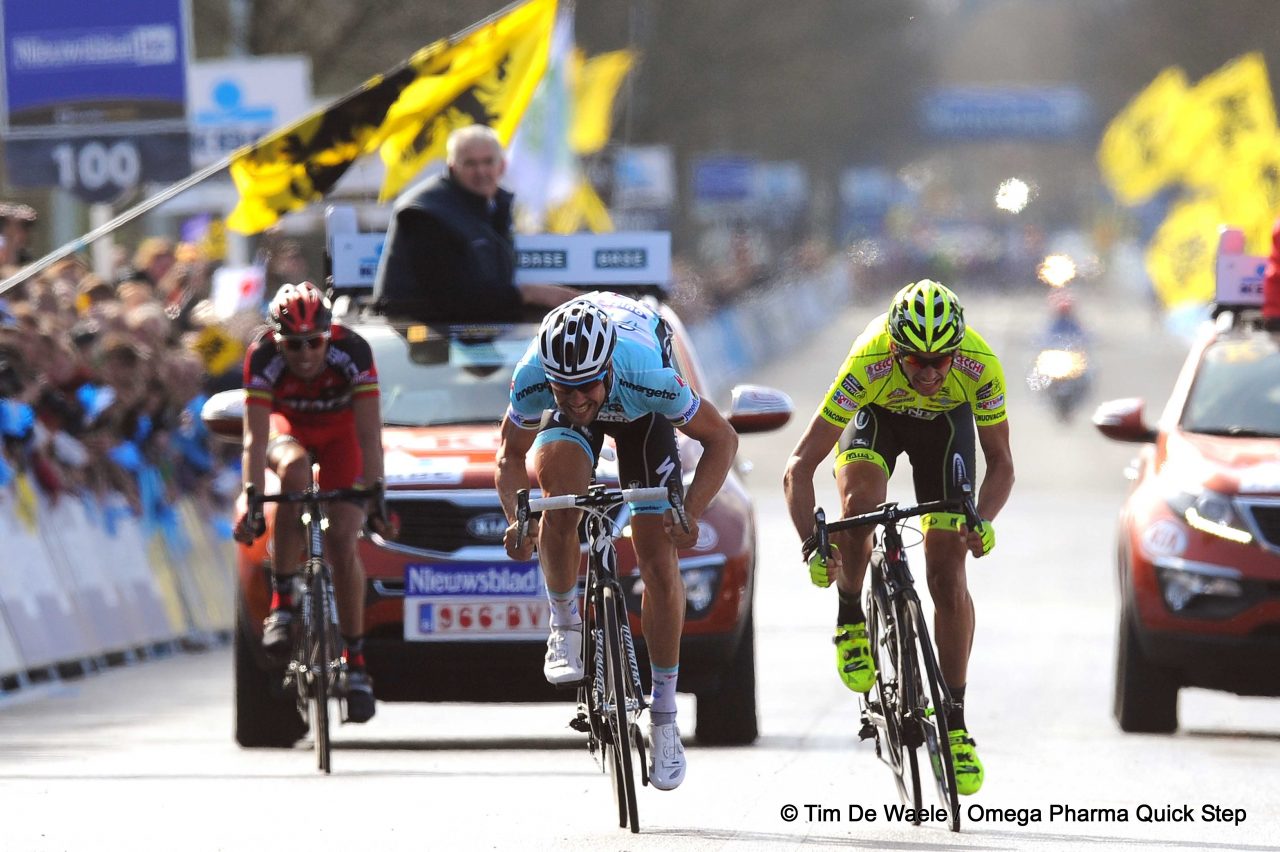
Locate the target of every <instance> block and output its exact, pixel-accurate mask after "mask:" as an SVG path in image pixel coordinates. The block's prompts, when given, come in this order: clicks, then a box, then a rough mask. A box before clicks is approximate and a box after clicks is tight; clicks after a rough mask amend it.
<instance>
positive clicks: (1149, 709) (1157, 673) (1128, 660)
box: [1115, 607, 1180, 734]
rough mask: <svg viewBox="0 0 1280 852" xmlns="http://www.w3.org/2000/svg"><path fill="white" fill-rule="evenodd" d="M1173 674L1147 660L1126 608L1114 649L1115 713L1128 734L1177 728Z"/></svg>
mask: <svg viewBox="0 0 1280 852" xmlns="http://www.w3.org/2000/svg"><path fill="white" fill-rule="evenodd" d="M1179 686H1180V684H1179V683H1178V678H1177V674H1176V673H1175V672H1174V671H1173V670H1172V669H1170V668H1167V667H1165V666H1161V665H1158V664H1156V663H1154V662H1152V661H1151V659H1150V658H1148V657H1147V655H1146V654H1145V653H1144V652H1143V650H1142V644H1141V642H1139V640H1138V633H1137V626H1136V625H1135V624H1134V616H1133V614H1132V613H1131V612H1130V610H1129V608H1128V607H1125V608H1123V610H1122V612H1121V615H1120V637H1119V642H1118V647H1117V652H1116V698H1115V716H1116V721H1117V722H1119V723H1120V730H1122V731H1127V732H1129V733H1142V734H1169V733H1173V732H1174V731H1176V730H1177V729H1178V688H1179Z"/></svg>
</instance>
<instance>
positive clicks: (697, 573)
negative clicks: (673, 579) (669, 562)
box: [680, 568, 720, 615]
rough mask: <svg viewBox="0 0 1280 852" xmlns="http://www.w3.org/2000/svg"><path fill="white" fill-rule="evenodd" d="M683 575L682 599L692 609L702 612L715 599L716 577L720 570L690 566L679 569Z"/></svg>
mask: <svg viewBox="0 0 1280 852" xmlns="http://www.w3.org/2000/svg"><path fill="white" fill-rule="evenodd" d="M680 574H681V576H683V577H684V599H685V602H686V603H687V604H688V605H689V606H691V607H692V608H693V611H694V612H696V613H698V614H699V615H700V614H702V613H703V612H705V611H706V610H707V608H708V607H710V606H711V602H712V601H714V600H715V599H716V578H717V577H718V576H719V574H720V572H719V571H717V570H716V569H715V568H690V569H688V570H687V571H681V572H680Z"/></svg>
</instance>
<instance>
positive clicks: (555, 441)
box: [533, 412, 604, 684]
mask: <svg viewBox="0 0 1280 852" xmlns="http://www.w3.org/2000/svg"><path fill="white" fill-rule="evenodd" d="M603 440H604V436H603V435H602V434H601V433H600V432H599V431H598V430H596V429H591V430H590V431H588V430H586V429H583V428H582V427H577V426H574V425H572V424H571V423H569V422H568V420H565V419H562V418H561V417H560V416H559V412H552V413H551V414H549V415H548V416H547V417H546V418H544V420H543V423H542V428H541V430H540V431H539V432H538V437H537V438H535V439H534V442H533V447H534V470H535V471H536V472H537V475H538V485H539V486H540V487H541V488H542V493H543V494H544V495H545V496H548V497H554V496H557V495H560V494H581V493H583V492H584V491H586V490H587V486H588V485H590V483H591V471H592V469H593V468H594V467H595V460H596V457H597V456H598V455H599V452H600V445H601V443H602V442H603ZM581 515H582V513H581V512H575V511H568V510H564V511H556V512H546V513H544V514H543V515H542V520H541V521H540V522H539V525H538V559H539V561H540V563H541V565H542V574H543V577H544V578H545V579H546V583H547V600H548V602H549V603H550V605H551V624H550V628H551V629H550V633H549V636H548V637H547V656H546V660H545V662H544V664H543V668H542V672H543V675H544V676H545V677H546V679H547V680H548V681H549V682H550V683H553V684H562V683H573V682H575V681H578V680H580V679H581V678H582V614H581V612H580V611H579V609H578V569H579V566H580V565H581V562H582V550H581V547H580V545H579V542H578V522H579V521H580V519H581Z"/></svg>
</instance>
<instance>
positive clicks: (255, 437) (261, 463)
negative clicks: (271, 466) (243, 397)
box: [240, 404, 271, 494]
mask: <svg viewBox="0 0 1280 852" xmlns="http://www.w3.org/2000/svg"><path fill="white" fill-rule="evenodd" d="M270 435H271V409H269V408H268V407H267V406H265V405H249V404H246V405H245V407H244V443H243V455H242V456H241V468H240V469H241V471H242V474H241V476H242V477H243V479H244V482H245V484H246V485H252V486H253V487H254V488H256V489H257V491H258V493H259V494H261V493H263V491H264V490H265V489H266V486H267V473H266V471H267V441H268V440H269V439H270Z"/></svg>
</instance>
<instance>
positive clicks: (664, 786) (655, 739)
mask: <svg viewBox="0 0 1280 852" xmlns="http://www.w3.org/2000/svg"><path fill="white" fill-rule="evenodd" d="M648 740H649V742H648V745H649V783H650V784H652V785H653V786H654V787H656V788H658V789H659V790H674V789H675V788H677V787H679V786H680V782H681V781H683V780H684V770H685V761H684V744H683V743H681V742H680V727H679V726H678V725H676V723H675V722H670V723H668V724H666V725H655V724H653V723H652V722H650V723H649V737H648Z"/></svg>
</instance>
